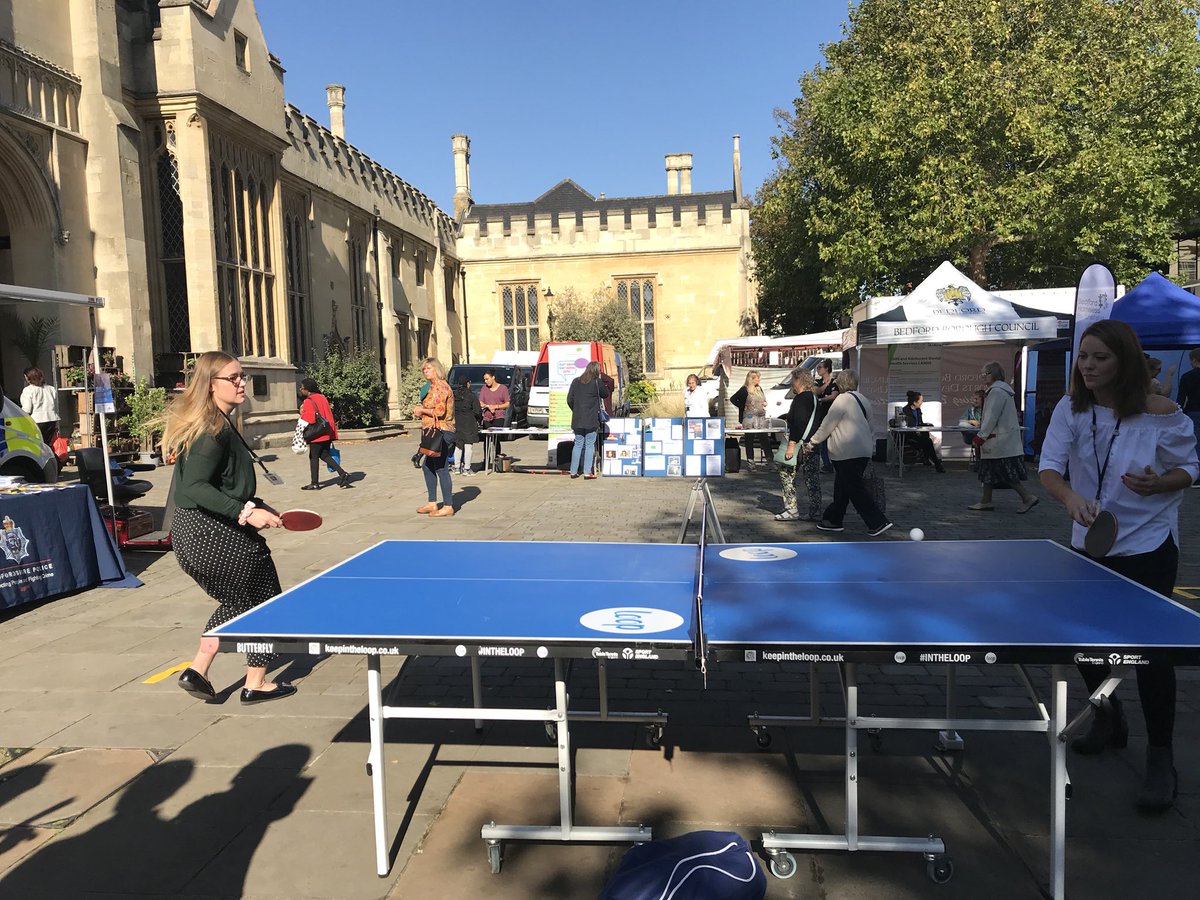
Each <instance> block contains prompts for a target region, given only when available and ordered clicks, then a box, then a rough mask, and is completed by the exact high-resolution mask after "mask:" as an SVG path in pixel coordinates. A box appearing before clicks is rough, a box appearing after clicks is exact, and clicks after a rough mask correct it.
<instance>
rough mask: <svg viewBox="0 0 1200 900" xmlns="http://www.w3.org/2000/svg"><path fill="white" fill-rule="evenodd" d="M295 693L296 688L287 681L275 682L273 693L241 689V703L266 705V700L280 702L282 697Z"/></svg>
mask: <svg viewBox="0 0 1200 900" xmlns="http://www.w3.org/2000/svg"><path fill="white" fill-rule="evenodd" d="M294 693H296V686H295V685H294V684H291V683H290V682H287V681H277V682H275V689H274V690H273V691H252V690H250V689H249V688H242V702H243V703H266V702H267V701H268V700H282V699H283V698H284V697H290V696H292V694H294Z"/></svg>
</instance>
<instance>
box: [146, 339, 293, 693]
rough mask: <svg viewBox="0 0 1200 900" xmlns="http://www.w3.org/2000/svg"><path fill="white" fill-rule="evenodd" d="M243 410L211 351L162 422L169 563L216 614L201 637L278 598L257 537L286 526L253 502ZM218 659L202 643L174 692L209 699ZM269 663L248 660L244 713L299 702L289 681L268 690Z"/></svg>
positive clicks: (237, 372) (261, 658)
mask: <svg viewBox="0 0 1200 900" xmlns="http://www.w3.org/2000/svg"><path fill="white" fill-rule="evenodd" d="M245 400H246V373H245V372H244V371H243V370H242V364H241V363H240V362H238V360H237V359H236V358H235V357H233V356H229V355H228V354H226V353H221V352H219V351H209V352H208V353H202V354H200V356H199V357H198V358H197V359H196V365H195V368H194V369H193V370H192V377H191V380H190V381H189V382H188V386H187V388H186V389H185V390H184V392H183V393H182V394H180V395H179V397H178V399H176V400H174V401H172V402H171V404H170V406H168V407H167V411H166V413H165V414H164V415H163V417H162V419H161V420H160V421H161V422H162V423H163V439H162V448H163V455H164V456H170V455H174V456H175V474H174V483H173V484H172V491H173V492H174V497H175V507H176V509H175V519H174V521H173V523H172V525H171V541H172V546H173V548H174V550H175V559H176V560H178V561H179V567H180V568H181V569H183V571H184V572H185V573H186V574H187V575H188V576H189V577H191V578H192V579H193V580H194V581H195V582H196V583H197V584H198V585H200V587H201V588H203V589H204V592H205V593H206V594H208V595H209V596H210V597H212V598H213V599H214V600H216V601H217V603H218V604H220V605H219V606H218V607H217V608H216V610H215V611H214V612H213V614H212V615H211V616H210V617H209V619H208V624H207V625H206V626H205V627H204V630H205V631H210V630H212V629H213V628H216V627H217V626H218V625H221V624H223V623H225V622H228V621H229V620H230V619H232V618H234V617H235V616H240V615H241V614H242V613H244V612H248V611H249V610H251V609H253V608H254V607H256V606H258V605H259V604H260V603H264V602H266V601H267V600H270V599H271V598H272V597H274V596H275V595H277V594H278V593H279V592H280V587H279V575H278V574H277V573H276V571H275V562H274V560H272V559H271V550H270V548H269V547H268V546H267V542H266V541H265V540H264V539H263V537H262V535H261V534H260V533H259V529H262V528H278V527H280V526H281V525H282V524H283V522H282V520H281V519H280V518H279V516H278V515H277V514H276V513H275V512H274V510H272V509H270V508H269V507H267V506H265V505H264V504H263V503H262V501H261V500H258V499H256V498H255V496H254V492H255V489H256V487H257V481H256V478H255V474H254V459H253V457H252V455H251V453H250V448H249V447H248V446H246V444H245V442H244V441H243V440H242V439H241V438H240V436H239V435H238V434H237V432H236V431H235V430H234V427H233V422H232V420H231V419H230V418H229V416H230V414H231V413H232V412H233V411H234V410H235V409H237V407H238V406H240V405H241V404H242V403H244V402H245ZM216 655H217V651H216V641H211V642H207V641H203V640H202V641H201V642H200V649H199V650H198V651H197V652H196V656H195V658H194V659H193V660H192V664H191V666H189V667H188V668H186V669H184V670H183V672H182V673H181V674H180V676H179V686H180V687H181V688H183V690H185V691H187V692H188V693H189V694H191V695H192V696H193V697H196V698H197V699H200V700H212V699H214V698H215V697H216V691H215V690H213V686H212V684H211V683H210V682H209V680H208V669H209V666H211V665H212V662H213V658H214V657H215V656H216ZM275 659H276V657H275V655H274V654H273V653H248V654H247V655H246V682H245V686H244V687H243V688H242V694H241V700H242V703H261V702H263V701H266V700H278V699H281V698H283V697H288V696H291V695H292V694H294V693H295V692H296V689H295V688H294V687H293V686H292V685H290V684H288V683H287V682H286V681H277V682H269V681H267V680H266V676H267V668H268V667H269V666H270V665H271V663H272V662H273V661H274V660H275Z"/></svg>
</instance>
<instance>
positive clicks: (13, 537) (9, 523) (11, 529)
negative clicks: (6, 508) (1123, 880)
mask: <svg viewBox="0 0 1200 900" xmlns="http://www.w3.org/2000/svg"><path fill="white" fill-rule="evenodd" d="M3 524H4V531H3V532H2V533H0V550H3V551H4V555H5V557H7V558H8V560H9V562H15V563H16V562H20V561H21V560H23V559H24V558H25V557H27V556H28V555H29V538H27V537H25V535H24V533H22V531H21V529H20V528H18V527H17V525H16V523H15V522H14V521H13V520H12V517H10V516H5V517H4V523H3Z"/></svg>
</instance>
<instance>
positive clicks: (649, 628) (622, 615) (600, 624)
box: [579, 606, 683, 634]
mask: <svg viewBox="0 0 1200 900" xmlns="http://www.w3.org/2000/svg"><path fill="white" fill-rule="evenodd" d="M579 624H580V625H582V626H583V627H584V628H588V629H590V630H592V631H603V632H605V633H607V634H655V633H657V632H661V631H671V630H672V629H674V628H678V627H679V626H680V625H682V624H683V616H681V615H679V614H678V613H673V612H671V611H670V610H667V609H653V608H651V607H645V606H615V607H610V608H609V609H594V610H592V611H591V612H589V613H584V614H583V615H582V616H580V617H579Z"/></svg>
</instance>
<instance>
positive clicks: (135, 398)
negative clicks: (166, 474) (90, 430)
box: [117, 381, 167, 464]
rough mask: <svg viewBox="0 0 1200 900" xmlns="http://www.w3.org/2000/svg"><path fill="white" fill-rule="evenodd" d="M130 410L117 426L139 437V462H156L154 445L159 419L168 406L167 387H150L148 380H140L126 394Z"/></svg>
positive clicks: (119, 420) (157, 434) (118, 421)
mask: <svg viewBox="0 0 1200 900" xmlns="http://www.w3.org/2000/svg"><path fill="white" fill-rule="evenodd" d="M125 402H126V403H127V404H129V412H128V413H126V414H125V415H124V416H122V417H121V418H120V419H118V420H117V427H118V428H124V429H125V430H126V431H128V432H129V433H130V435H132V436H133V437H134V438H136V439H137V441H138V443H139V444H140V447H141V456H140V457H139V459H138V461H139V462H144V463H155V464H157V463H158V462H159V460H158V459H157V458H156V457H155V456H154V445H155V444H156V443H157V441H158V437H159V433H158V425H157V421H156V420H158V419H159V418H160V417H161V416H162V414H163V411H164V410H165V409H166V408H167V389H166V388H160V387H150V383H149V382H148V381H139V382H138V383H137V384H136V385H135V386H134V388H133V392H132V393H131V394H129V395H127V396H126V398H125Z"/></svg>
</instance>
